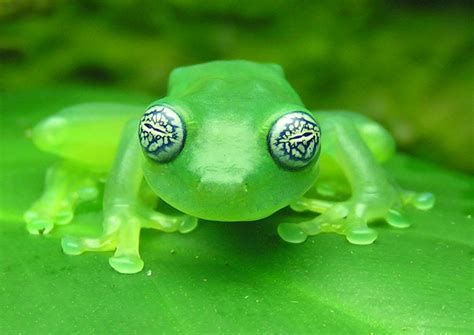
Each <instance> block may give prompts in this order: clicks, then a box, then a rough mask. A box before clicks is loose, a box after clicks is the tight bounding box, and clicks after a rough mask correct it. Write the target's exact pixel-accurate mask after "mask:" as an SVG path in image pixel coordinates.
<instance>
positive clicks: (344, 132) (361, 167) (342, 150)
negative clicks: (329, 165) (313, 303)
mask: <svg viewBox="0 0 474 335" xmlns="http://www.w3.org/2000/svg"><path fill="white" fill-rule="evenodd" d="M322 129H323V131H324V141H323V144H322V145H323V154H325V155H330V156H331V157H332V158H333V159H334V160H336V161H337V162H338V163H339V164H340V167H341V168H342V170H343V172H344V174H345V176H346V177H347V179H348V181H349V183H350V187H351V190H352V192H351V196H350V198H349V199H348V200H346V201H342V202H336V201H328V200H322V199H309V198H302V199H299V200H298V201H297V202H295V203H294V204H292V206H291V207H292V208H293V209H294V210H296V211H307V210H308V211H313V212H317V213H322V214H321V215H319V216H317V217H315V218H314V219H312V220H309V221H306V222H302V223H299V224H291V223H283V224H281V225H280V226H279V228H278V232H279V234H280V236H281V237H282V238H283V239H284V240H286V241H288V242H293V243H300V242H303V241H304V240H305V239H306V237H307V236H308V235H315V234H318V233H320V232H336V233H340V234H344V235H346V238H347V240H348V241H349V242H351V243H354V244H370V243H372V242H374V241H375V239H376V238H377V233H376V231H375V230H374V229H371V228H369V227H368V226H367V224H368V223H369V222H371V221H375V220H379V219H383V220H385V221H387V222H388V223H389V224H390V225H391V226H394V227H398V228H404V227H408V226H409V223H408V220H407V219H406V218H405V215H404V214H403V207H404V206H405V205H407V204H411V205H413V206H414V207H416V208H418V209H422V210H427V209H429V208H431V207H432V206H433V204H434V197H433V195H432V194H430V193H416V192H412V191H405V190H402V189H401V188H399V187H398V186H396V185H395V184H394V183H392V182H391V181H390V180H389V179H388V178H387V176H386V174H385V171H384V170H383V169H382V167H381V166H380V164H379V162H377V160H376V159H375V157H374V155H373V154H372V152H371V151H370V149H369V147H368V146H367V145H366V143H365V142H364V140H363V139H362V137H361V135H360V133H359V132H358V130H357V128H356V126H355V125H354V123H353V122H352V120H351V118H350V117H347V116H344V115H341V116H337V115H336V116H334V117H332V118H327V119H326V118H325V119H324V120H323V121H322Z"/></svg>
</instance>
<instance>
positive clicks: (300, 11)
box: [0, 0, 474, 173]
mask: <svg viewBox="0 0 474 335" xmlns="http://www.w3.org/2000/svg"><path fill="white" fill-rule="evenodd" d="M472 14H473V8H472V4H471V2H470V1H407V0H405V1H397V2H390V1H368V0H352V1H344V2H339V1H283V0H260V1H257V0H238V1H237V0H225V1H210V0H207V1H194V0H166V1H131V0H123V1H117V0H102V1H96V0H87V1H86V0H82V1H79V0H76V1H72V0H71V1H66V0H36V1H34V0H31V1H27V0H23V1H19V0H17V1H15V0H0V20H1V21H0V22H1V23H0V89H1V90H8V91H11V90H18V89H31V88H33V89H34V88H37V87H55V86H59V85H61V86H64V85H76V84H79V83H80V84H81V85H83V84H84V83H86V84H88V85H100V86H110V87H114V88H119V89H123V90H124V91H142V92H146V93H152V94H153V95H156V96H157V97H158V96H161V95H164V94H165V92H166V85H167V77H168V75H169V73H170V71H171V70H172V69H173V68H175V67H178V66H182V65H187V64H194V63H200V62H205V61H209V60H214V59H249V60H255V61H261V62H274V63H279V64H281V65H282V66H283V67H284V68H285V70H286V73H287V77H288V79H289V81H290V82H291V83H292V84H293V86H294V87H295V88H296V90H297V91H298V92H299V93H300V95H301V96H302V98H303V100H304V102H305V103H306V105H307V106H308V107H309V108H311V109H349V110H354V111H358V112H361V113H364V114H367V115H369V116H371V117H373V118H374V119H376V120H379V121H380V122H381V123H383V124H384V125H385V126H386V127H387V128H388V129H389V130H390V131H391V132H392V133H393V134H394V136H395V137H396V139H397V141H398V144H399V147H400V149H401V150H404V151H406V152H409V153H412V154H415V155H418V156H420V157H423V158H425V159H429V160H431V161H434V162H437V163H440V164H442V165H445V166H449V167H453V168H456V169H459V170H463V171H466V172H469V173H473V172H474V155H473V154H472V147H473V143H474V139H473V133H474V131H473V119H474V117H473V88H474V79H473V78H474V66H473V65H474V58H473V45H474V43H473V41H474V36H473V35H474V34H473V32H474V29H473V26H472V23H471V20H472V17H473V15H472ZM2 112H8V111H2ZM51 112H54V111H51Z"/></svg>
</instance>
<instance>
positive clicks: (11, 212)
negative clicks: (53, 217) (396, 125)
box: [0, 87, 474, 334]
mask: <svg viewBox="0 0 474 335" xmlns="http://www.w3.org/2000/svg"><path fill="white" fill-rule="evenodd" d="M0 98H1V106H0V108H1V114H0V115H1V119H0V121H1V128H0V129H1V133H0V140H1V142H0V162H1V165H0V166H1V169H0V176H1V178H0V224H1V226H0V229H1V231H0V246H1V249H0V250H1V253H0V283H1V288H0V315H1V317H0V333H2V334H10V333H15V334H16V333H36V334H37V333H46V332H51V333H132V332H137V333H217V332H218V333H232V334H234V333H285V334H288V333H310V332H311V333H331V334H333V333H356V334H370V333H374V334H384V333H401V332H404V333H408V334H411V333H415V334H418V333H435V334H438V333H450V334H451V333H456V334H460V333H461V334H462V333H466V334H467V333H472V331H473V329H474V328H473V327H474V325H473V315H474V314H473V264H472V260H473V244H474V243H473V236H474V234H473V233H474V231H473V222H474V221H473V220H474V219H473V218H472V215H473V214H474V201H473V200H474V179H473V178H472V177H471V176H466V175H462V174H459V173H456V172H452V171H447V170H443V169H440V168H438V167H436V166H433V165H430V164H427V163H423V162H420V161H417V160H415V159H413V158H410V157H406V156H402V155H398V156H396V157H395V158H394V159H392V160H391V161H390V162H389V163H388V165H387V168H388V170H390V172H391V173H392V174H393V175H395V177H396V179H397V180H398V181H399V182H400V183H401V184H402V185H403V186H404V187H405V188H410V189H414V190H418V191H432V192H434V194H435V195H436V197H437V204H436V206H435V208H434V209H432V210H431V211H429V212H420V211H416V210H410V211H409V213H408V215H409V217H410V219H411V220H412V222H413V225H412V227H411V228H408V229H394V228H390V227H388V226H387V225H386V224H377V228H376V229H377V230H378V231H379V239H378V240H377V241H376V242H375V243H374V244H373V245H370V246H355V245H351V244H349V243H347V242H346V241H345V239H344V238H343V237H341V236H338V235H335V234H322V235H318V236H315V237H311V238H309V239H308V240H307V241H306V242H305V243H303V244H299V245H292V244H287V243H285V242H283V241H281V240H280V238H279V237H278V235H277V234H276V226H277V224H278V223H279V222H280V221H281V218H282V217H283V216H289V215H293V214H291V212H290V211H287V210H283V211H281V212H280V213H278V214H276V215H275V216H273V217H271V218H268V219H266V220H263V221H261V222H249V223H220V222H201V223H200V226H199V227H198V228H197V229H196V230H195V231H194V232H192V233H190V234H187V235H181V234H178V233H173V234H166V233H160V232H157V231H143V233H142V237H141V254H142V257H143V259H144V261H145V270H144V271H143V272H142V273H139V274H136V275H121V274H118V273H116V272H115V271H113V270H112V269H111V268H110V266H109V265H108V263H107V259H108V257H109V256H110V254H108V253H89V254H85V255H81V256H75V257H74V256H66V255H64V254H63V253H62V252H61V248H60V237H61V236H62V235H64V234H65V233H76V234H79V233H81V234H86V233H98V232H99V231H100V220H101V214H100V203H99V202H97V203H93V204H89V205H86V206H82V207H81V208H80V209H79V213H78V215H77V217H76V219H75V222H73V223H72V224H71V225H69V226H66V227H62V228H60V229H56V230H55V231H54V233H53V234H52V235H50V236H32V235H29V234H28V233H27V231H26V229H25V227H24V223H23V222H22V213H23V212H24V211H25V209H26V208H27V207H28V206H29V205H30V204H31V203H32V202H33V201H34V200H35V199H36V198H37V197H38V196H39V194H40V192H41V189H42V184H43V178H44V174H45V169H46V168H47V166H48V165H49V164H51V163H52V162H53V161H54V157H52V156H50V155H48V154H45V153H42V152H40V151H38V150H37V149H35V148H34V146H33V145H32V143H31V142H30V141H29V140H28V139H27V138H26V136H25V135H24V134H25V131H27V130H28V128H30V127H31V126H32V125H34V124H35V123H36V122H38V121H39V120H40V119H41V118H43V117H45V116H46V115H48V114H51V113H53V112H55V111H56V110H58V109H59V108H61V107H64V106H67V105H70V104H74V103H79V102H86V101H115V102H135V103H140V104H143V106H146V105H147V103H148V102H149V101H151V100H152V98H151V97H146V96H140V95H131V94H124V93H122V92H111V91H104V90H99V89H94V88H84V87H75V88H61V89H51V90H46V89H44V90H36V91H27V92H14V93H3V95H1V96H0Z"/></svg>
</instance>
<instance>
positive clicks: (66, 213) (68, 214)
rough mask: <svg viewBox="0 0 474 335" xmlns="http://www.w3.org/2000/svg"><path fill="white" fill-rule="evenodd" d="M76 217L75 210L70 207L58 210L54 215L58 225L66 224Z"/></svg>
mask: <svg viewBox="0 0 474 335" xmlns="http://www.w3.org/2000/svg"><path fill="white" fill-rule="evenodd" d="M73 218H74V212H73V211H72V210H69V209H63V210H60V211H58V212H57V213H56V214H55V216H54V222H55V223H56V224H57V225H65V224H68V223H70V222H71V221H72V219H73Z"/></svg>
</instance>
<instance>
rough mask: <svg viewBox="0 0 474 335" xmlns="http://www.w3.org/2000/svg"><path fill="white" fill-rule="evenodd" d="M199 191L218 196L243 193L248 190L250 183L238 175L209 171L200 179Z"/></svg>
mask: <svg viewBox="0 0 474 335" xmlns="http://www.w3.org/2000/svg"><path fill="white" fill-rule="evenodd" d="M198 191H199V192H200V193H201V192H202V193H203V194H206V195H214V196H216V197H226V196H235V195H238V194H242V195H243V194H245V193H247V192H248V184H247V183H246V182H245V180H244V178H243V177H241V176H238V175H218V174H212V173H208V174H205V175H203V176H202V177H201V179H200V180H199V184H198Z"/></svg>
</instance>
